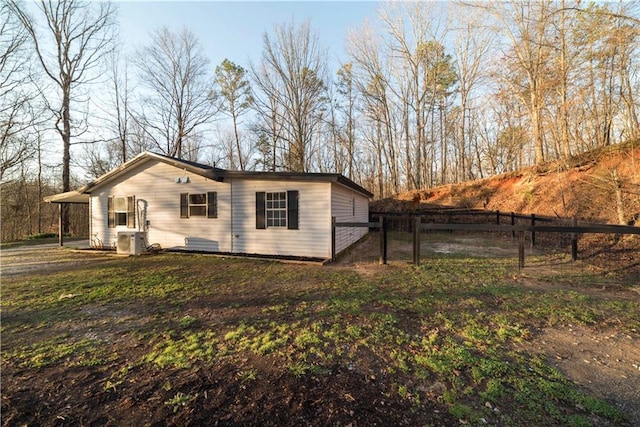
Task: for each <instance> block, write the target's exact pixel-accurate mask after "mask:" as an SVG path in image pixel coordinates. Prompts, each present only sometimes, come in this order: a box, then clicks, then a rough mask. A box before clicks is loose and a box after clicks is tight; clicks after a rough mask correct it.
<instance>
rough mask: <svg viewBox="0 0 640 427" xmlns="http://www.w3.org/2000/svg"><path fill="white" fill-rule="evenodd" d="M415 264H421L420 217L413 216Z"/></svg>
mask: <svg viewBox="0 0 640 427" xmlns="http://www.w3.org/2000/svg"><path fill="white" fill-rule="evenodd" d="M413 264H414V265H420V217H419V216H414V217H413Z"/></svg>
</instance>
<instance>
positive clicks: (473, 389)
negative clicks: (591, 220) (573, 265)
mask: <svg viewBox="0 0 640 427" xmlns="http://www.w3.org/2000/svg"><path fill="white" fill-rule="evenodd" d="M566 325H582V326H585V327H595V326H596V325H597V327H598V328H612V329H615V330H617V331H620V332H623V333H625V334H629V335H631V336H633V337H634V338H637V337H638V331H640V303H639V302H638V300H637V299H636V300H633V299H620V300H615V299H599V298H594V297H592V296H590V294H589V293H583V292H581V291H580V288H579V287H578V288H575V290H564V289H556V290H539V289H534V288H532V287H524V286H522V285H521V284H520V283H519V280H518V273H517V271H516V270H514V268H513V260H505V259H491V258H483V259H465V258H460V257H458V258H451V257H449V258H447V257H445V256H436V255H434V256H433V257H431V258H430V259H429V260H425V261H423V265H422V266H420V267H414V266H411V265H407V264H393V265H389V266H386V267H379V266H376V265H371V266H370V268H352V267H346V266H325V267H321V266H314V265H294V264H281V263H278V262H269V261H258V260H254V259H246V260H245V259H228V258H226V259H225V258H217V257H210V256H204V255H188V256H187V255H176V254H160V255H156V256H143V257H130V258H117V257H113V259H109V260H106V261H104V260H103V261H102V262H101V263H100V265H99V267H87V266H86V265H83V266H82V267H81V268H77V269H75V270H73V271H57V272H50V273H33V274H31V275H28V276H19V277H9V278H7V279H4V278H3V281H2V389H3V390H2V417H3V425H24V424H28V425H54V424H55V425H58V424H65V425H90V424H100V425H104V424H112V425H119V424H122V423H123V422H125V423H127V424H144V425H147V424H150V425H154V424H157V425H164V424H170V425H187V424H191V425H202V424H206V425H214V424H216V422H218V424H219V425H255V424H262V425H265V424H266V425H305V424H311V425H349V424H350V423H351V425H353V426H355V425H374V424H377V425H390V424H398V425H458V424H460V423H462V424H468V425H509V426H511V425H514V426H530V425H567V426H588V425H628V424H629V423H628V421H627V420H626V419H625V416H624V415H623V414H622V413H620V412H619V411H618V410H616V409H615V408H614V407H613V406H611V405H610V404H608V403H606V402H605V401H603V400H600V399H598V398H595V397H593V396H590V395H588V394H585V392H584V390H583V389H581V388H579V387H578V386H577V385H576V384H574V383H572V382H571V381H569V380H568V379H567V378H565V377H564V376H563V375H562V374H561V373H560V372H559V371H558V370H556V369H554V368H553V367H552V365H551V364H550V363H549V360H548V359H547V356H546V355H545V354H542V353H535V352H533V351H532V350H530V346H528V345H527V344H528V343H529V342H531V340H533V339H535V337H536V336H537V335H538V334H539V333H540V331H541V330H543V329H545V328H562V327H565V326H566Z"/></svg>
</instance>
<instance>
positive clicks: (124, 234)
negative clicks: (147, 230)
mask: <svg viewBox="0 0 640 427" xmlns="http://www.w3.org/2000/svg"><path fill="white" fill-rule="evenodd" d="M146 249H147V247H146V245H145V239H144V232H142V231H119V232H118V245H117V247H116V252H117V253H118V254H120V255H140V254H141V253H144V252H146Z"/></svg>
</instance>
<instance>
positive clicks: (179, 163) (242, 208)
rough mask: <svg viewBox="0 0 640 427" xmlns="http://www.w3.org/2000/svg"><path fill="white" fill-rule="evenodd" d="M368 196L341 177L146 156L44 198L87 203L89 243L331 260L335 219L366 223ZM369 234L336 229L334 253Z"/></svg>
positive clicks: (365, 192) (358, 229) (362, 229)
mask: <svg viewBox="0 0 640 427" xmlns="http://www.w3.org/2000/svg"><path fill="white" fill-rule="evenodd" d="M371 196H372V194H371V193H370V192H369V191H367V190H365V189H364V188H362V187H361V186H359V185H357V184H356V183H354V182H353V181H351V180H349V179H347V178H345V177H344V176H342V175H339V174H330V173H298V172H242V171H228V170H223V169H219V168H214V167H211V166H206V165H202V164H198V163H194V162H189V161H185V160H181V159H176V158H172V157H167V156H164V155H160V154H156V153H151V152H145V153H142V154H140V155H138V156H136V157H135V158H133V159H131V160H130V161H128V162H126V163H124V164H123V165H121V166H120V167H118V168H116V169H114V170H112V171H110V172H108V173H106V174H105V175H103V176H101V177H99V178H97V179H96V180H95V181H93V182H91V183H89V184H87V185H85V186H84V187H82V188H80V189H78V190H77V191H73V192H68V193H62V194H58V195H55V196H51V197H49V198H47V199H45V200H46V201H49V202H55V203H65V202H82V201H84V202H85V203H87V202H88V204H89V212H90V218H91V220H90V230H89V232H90V235H91V242H92V245H104V246H110V247H115V246H116V245H117V240H118V234H119V233H120V235H121V236H122V235H123V233H122V232H137V233H136V235H137V236H141V235H142V236H144V241H145V244H146V245H150V244H154V243H155V244H159V245H160V246H161V247H162V248H166V249H183V250H193V251H207V252H224V253H237V254H263V255H279V256H300V257H314V258H323V259H326V258H330V257H331V254H332V241H333V239H332V217H335V220H336V221H337V222H367V221H368V220H369V218H368V216H369V198H370V197H371ZM366 233H367V228H356V227H338V228H337V229H336V234H335V246H336V247H335V253H336V254H337V253H340V252H341V251H343V250H344V249H346V248H347V247H348V246H350V245H351V244H353V243H355V242H356V241H357V240H359V239H360V238H361V237H362V236H364V235H365V234H366Z"/></svg>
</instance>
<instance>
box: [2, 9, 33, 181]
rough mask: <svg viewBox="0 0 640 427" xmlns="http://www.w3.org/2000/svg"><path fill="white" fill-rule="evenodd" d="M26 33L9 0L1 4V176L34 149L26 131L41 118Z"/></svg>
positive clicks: (17, 164) (22, 160) (31, 139)
mask: <svg viewBox="0 0 640 427" xmlns="http://www.w3.org/2000/svg"><path fill="white" fill-rule="evenodd" d="M32 48H33V47H32V46H31V44H30V43H29V35H28V34H27V32H26V30H25V28H24V26H23V25H22V23H21V22H20V21H19V20H18V19H17V17H16V15H15V14H14V13H13V11H12V10H11V8H10V7H9V4H8V3H2V4H0V179H2V178H3V177H5V176H6V175H7V174H8V173H10V172H11V171H12V170H13V169H14V168H16V167H17V166H19V165H20V164H22V163H23V162H24V161H26V160H28V159H29V158H31V157H32V156H33V155H34V154H35V153H36V148H35V147H36V144H35V143H34V142H35V141H33V136H34V135H35V133H36V132H33V131H31V132H28V130H29V129H32V128H33V127H34V126H35V125H37V124H39V122H41V121H42V116H41V114H39V111H36V109H37V108H36V101H37V100H36V97H37V95H38V94H37V91H36V88H35V86H34V85H33V84H32V79H33V77H34V76H33V72H34V71H33V69H32V65H33V64H32V61H30V60H29V58H30V56H31V49H32Z"/></svg>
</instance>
